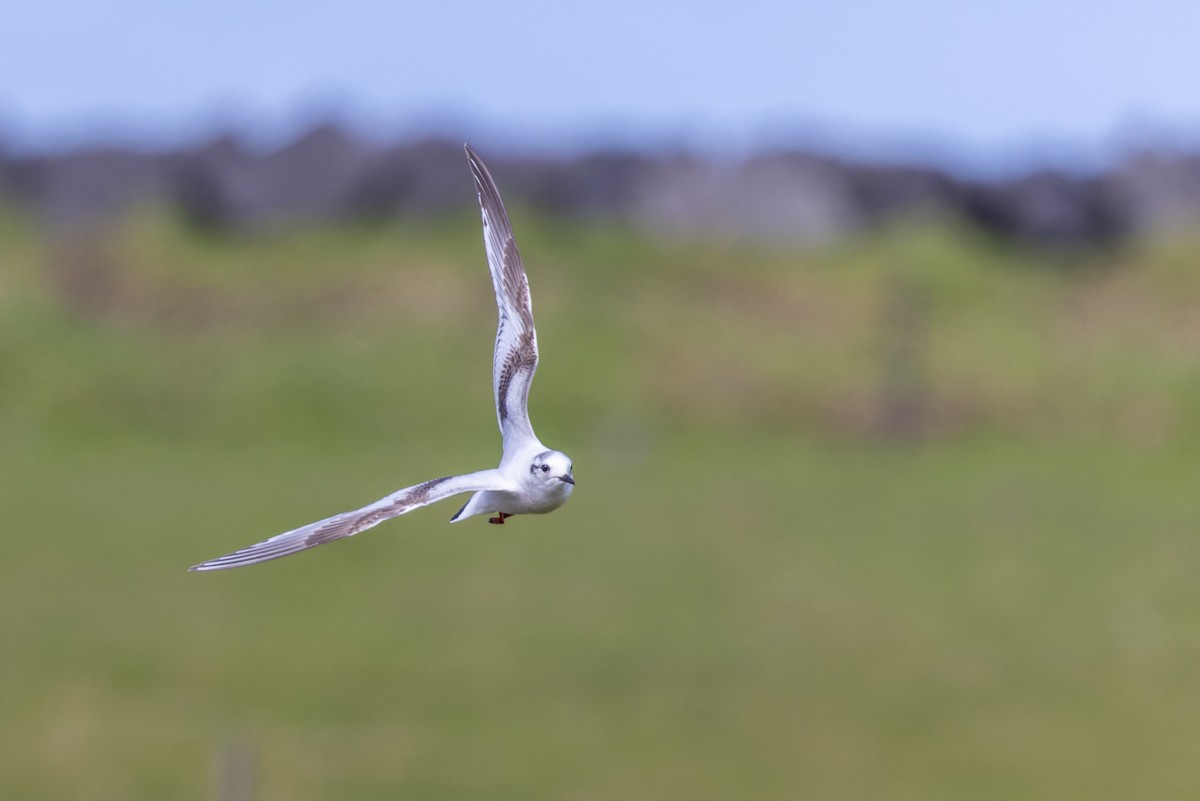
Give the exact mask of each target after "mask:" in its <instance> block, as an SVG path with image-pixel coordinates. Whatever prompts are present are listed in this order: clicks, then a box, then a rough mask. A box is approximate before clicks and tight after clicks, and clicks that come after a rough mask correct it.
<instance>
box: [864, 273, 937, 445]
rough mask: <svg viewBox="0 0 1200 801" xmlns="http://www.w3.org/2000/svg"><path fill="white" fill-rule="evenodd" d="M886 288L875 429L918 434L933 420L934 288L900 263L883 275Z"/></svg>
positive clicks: (889, 434)
mask: <svg viewBox="0 0 1200 801" xmlns="http://www.w3.org/2000/svg"><path fill="white" fill-rule="evenodd" d="M882 294H883V299H882V307H883V308H882V311H881V313H880V316H879V396H878V399H877V405H876V410H877V411H876V415H877V416H876V421H875V424H876V430H877V431H878V432H879V434H880V435H881V436H883V437H885V438H887V439H895V440H913V439H919V438H921V437H922V436H924V435H925V434H926V433H927V431H928V425H929V422H930V421H929V380H928V375H927V371H926V363H927V361H928V354H927V351H928V348H929V343H928V331H929V313H930V298H929V290H928V289H927V288H926V287H925V286H924V284H922V283H921V282H920V281H919V280H918V279H916V278H915V277H914V276H913V271H912V270H909V269H900V270H897V271H896V272H893V273H889V274H888V277H887V278H885V279H884V284H883V288H882Z"/></svg>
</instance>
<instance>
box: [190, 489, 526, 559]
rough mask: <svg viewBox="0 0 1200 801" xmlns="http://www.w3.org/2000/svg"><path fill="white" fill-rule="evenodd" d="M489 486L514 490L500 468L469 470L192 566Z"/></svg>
mask: <svg viewBox="0 0 1200 801" xmlns="http://www.w3.org/2000/svg"><path fill="white" fill-rule="evenodd" d="M488 489H490V490H504V489H510V486H509V483H508V482H507V481H505V480H504V479H503V478H502V477H501V475H500V471H499V470H480V471H479V472H478V473H468V474H467V475H465V476H447V477H445V478H434V479H430V480H429V481H426V482H424V483H422V484H417V485H415V486H412V487H405V488H404V489H402V490H397V491H396V492H393V493H392V494H391V495H388V496H387V497H386V498H381V499H379V500H378V501H376V502H375V503H372V504H369V505H367V506H364V507H363V508H361V509H355V510H354V511H353V512H343V513H342V514H340V515H334V516H333V517H327V518H325V519H324V520H318V521H317V522H315V523H309V524H308V525H307V526H301V527H300V528H297V529H293V530H291V531H287V532H284V533H283V534H278V535H276V536H274V537H271V539H269V540H263V541H262V542H260V543H258V544H257V545H251V546H250V547H249V548H243V549H242V550H240V551H235V552H234V553H231V554H227V555H226V556H220V557H217V558H216V559H210V560H208V561H207V562H201V563H200V564H198V565H195V566H193V567H191V568H190V569H191V570H201V571H202V570H226V569H228V568H231V567H243V566H245V565H256V564H258V563H259V562H268V561H270V560H272V559H278V558H279V557H281V556H288V555H289V554H293V553H299V552H300V551H304V550H307V549H309V548H313V547H315V546H317V545H323V544H324V543H327V542H332V541H333V540H339V539H342V538H343V537H353V536H354V535H355V534H358V533H359V532H361V531H366V530H367V529H369V528H371V527H372V526H375V525H378V524H379V523H382V522H383V521H384V520H387V519H388V518H391V517H396V516H397V515H402V514H404V513H405V512H411V511H412V510H413V509H417V508H419V507H422V506H426V505H428V504H431V503H433V502H435V501H440V500H442V499H443V498H448V497H450V496H451V495H458V494H459V493H463V492H476V491H478V490H488Z"/></svg>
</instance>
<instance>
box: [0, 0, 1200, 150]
mask: <svg viewBox="0 0 1200 801" xmlns="http://www.w3.org/2000/svg"><path fill="white" fill-rule="evenodd" d="M0 15H2V16H0V136H3V137H4V138H6V139H7V140H8V141H9V142H10V143H15V144H17V145H18V146H22V147H46V146H49V147H53V146H58V145H61V144H63V143H70V142H72V141H78V140H81V139H88V138H92V137H95V136H103V137H107V138H118V139H122V138H124V139H142V140H147V141H171V140H177V139H187V138H189V137H191V138H194V137H195V136H198V135H199V134H200V133H202V132H205V131H209V130H212V129H213V128H214V127H218V126H220V125H235V126H241V127H247V128H250V129H252V130H254V131H257V132H258V133H259V134H260V135H262V136H264V137H268V138H269V137H270V136H279V135H283V134H285V133H286V132H288V131H289V130H293V129H294V128H295V126H297V125H298V124H299V123H300V122H302V121H303V120H306V119H311V118H314V117H319V116H322V115H327V114H331V113H333V112H337V113H339V114H340V115H341V116H343V117H344V118H347V119H351V120H354V121H356V122H358V123H359V124H360V125H362V126H363V127H364V128H366V129H368V130H372V131H375V132H377V133H379V134H380V135H381V136H390V135H393V134H395V133H396V132H404V131H406V130H411V128H410V126H412V125H414V124H417V125H426V126H427V125H431V124H434V123H441V124H442V125H443V126H445V127H455V128H462V129H465V130H466V132H468V133H472V132H474V133H472V135H476V136H484V137H493V138H495V139H497V140H501V139H504V140H506V141H507V142H508V143H510V144H519V145H525V146H527V147H574V146H578V145H579V144H588V143H594V142H600V141H608V140H616V141H619V142H624V143H628V144H639V143H646V142H649V143H655V142H682V143H685V144H691V145H695V146H701V147H716V148H721V147H735V148H736V147H739V146H742V145H746V144H749V143H754V142H758V141H764V140H766V141H769V140H785V139H787V138H789V137H793V136H797V135H802V136H803V137H807V138H809V139H814V140H819V141H823V142H829V143H831V144H833V145H834V146H836V147H841V148H843V149H847V150H864V149H865V150H871V149H872V148H882V149H884V150H886V149H887V148H892V149H894V150H904V149H908V150H910V151H912V152H920V151H929V152H933V153H939V152H942V153H947V154H951V155H953V154H957V155H958V156H960V157H962V158H966V159H968V160H969V159H972V158H977V159H982V160H987V159H993V160H995V159H1002V158H1007V157H1012V156H1014V155H1020V154H1027V153H1042V154H1049V156H1050V157H1063V158H1068V159H1069V158H1072V157H1077V158H1087V157H1089V154H1093V153H1094V152H1098V151H1101V150H1103V149H1105V148H1111V147H1113V146H1114V143H1118V144H1120V143H1126V142H1127V141H1129V140H1136V139H1138V138H1139V137H1143V136H1147V135H1150V134H1157V135H1159V136H1166V135H1168V134H1173V135H1181V136H1188V135H1194V134H1196V133H1197V132H1200V88H1198V87H1200V44H1198V43H1200V3H1196V2H1194V0H1191V1H1189V0H1147V1H1146V2H1125V1H1121V2H1104V0H1091V1H1090V2H1076V1H1075V0H1059V1H1058V2H1055V0H1046V1H1045V2H1035V0H1008V2H1004V3H972V2H964V1H962V0H959V1H955V0H909V2H852V1H851V2H840V3H838V2H830V1H829V0H826V1H825V2H821V3H816V2H791V3H785V2H766V1H765V0H742V2H738V3H732V2H729V3H719V2H707V1H706V0H692V1H691V2H684V1H683V0H666V1H665V2H658V3H653V2H645V3H643V2H634V1H633V0H603V1H602V0H577V1H576V2H569V1H568V0H554V1H551V0H531V1H530V2H525V3H520V2H504V3H499V2H493V3H474V2H455V1H454V0H427V1H426V2H420V3H412V4H408V3H401V2H394V3H383V2H366V1H365V0H344V2H339V3H336V4H335V3H321V4H317V3H303V2H300V1H299V0H289V1H288V2H284V1H283V0H258V1H257V2H230V1H229V0H208V2H203V3H199V2H170V1H169V0H159V1H158V2H150V1H149V0H106V1H105V2H80V1H79V0H76V1H75V2H68V1H67V0H43V2H39V3H33V2H20V0H18V2H17V3H15V5H14V4H6V7H5V8H4V10H3V12H0ZM1197 138H1198V140H1200V137H1197Z"/></svg>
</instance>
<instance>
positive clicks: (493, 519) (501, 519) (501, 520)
mask: <svg viewBox="0 0 1200 801" xmlns="http://www.w3.org/2000/svg"><path fill="white" fill-rule="evenodd" d="M496 514H497V517H489V518H488V522H489V523H495V524H496V525H497V526H500V525H503V524H504V519H505V518H506V517H512V515H510V514H505V513H504V512H496Z"/></svg>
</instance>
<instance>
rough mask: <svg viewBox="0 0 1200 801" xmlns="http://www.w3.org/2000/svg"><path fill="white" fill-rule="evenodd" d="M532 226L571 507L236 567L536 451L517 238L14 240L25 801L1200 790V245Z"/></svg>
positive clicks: (4, 609)
mask: <svg viewBox="0 0 1200 801" xmlns="http://www.w3.org/2000/svg"><path fill="white" fill-rule="evenodd" d="M513 216H514V224H515V227H516V230H517V231H518V236H519V238H520V242H521V246H522V251H523V253H524V255H525V260H526V263H527V266H528V268H529V272H530V281H531V284H532V289H533V295H534V300H535V308H536V312H537V316H538V324H539V338H540V342H541V349H542V366H541V370H540V372H539V375H538V378H537V381H536V384H535V387H534V392H533V396H532V403H531V405H532V412H533V419H534V422H535V425H536V427H537V430H538V433H539V435H540V436H541V438H542V439H543V440H544V441H545V442H546V443H547V444H549V445H550V446H552V447H557V448H561V449H563V450H565V451H567V452H568V453H569V454H570V455H571V456H572V457H573V459H574V461H575V474H576V478H577V480H578V489H577V491H576V493H575V494H574V496H573V498H572V500H571V503H570V504H568V505H567V506H566V507H565V508H564V509H562V510H561V511H559V512H557V513H555V514H553V515H549V516H545V517H529V518H517V519H515V520H512V521H510V525H506V526H504V527H503V528H497V527H494V526H489V525H487V524H486V523H485V522H484V521H483V520H482V518H480V519H476V520H471V521H468V522H467V523H464V524H461V525H456V526H453V527H452V526H449V525H448V524H447V519H448V518H449V517H450V515H451V514H453V512H454V511H455V510H456V509H457V506H456V504H455V503H454V502H448V503H446V504H442V505H438V506H434V507H430V508H427V509H423V510H418V511H417V512H414V513H412V514H411V515H408V516H406V517H403V518H400V519H398V520H396V521H392V522H389V523H386V524H384V525H383V526H381V527H379V528H378V529H374V530H372V531H371V532H370V533H369V534H366V535H364V536H362V537H358V538H355V539H353V540H351V541H349V542H344V543H338V544H334V545H331V546H328V547H324V548H320V549H318V550H316V551H314V552H312V553H309V554H304V555H301V556H298V557H294V558H289V559H285V560H281V561H278V562H274V563H271V564H268V565H264V566H260V567H255V568H249V569H245V570H238V571H232V572H229V573H221V574H210V575H197V574H189V573H186V572H185V569H186V567H187V566H188V565H190V564H193V563H195V562H197V561H200V560H202V559H205V558H209V557H213V556H216V555H219V554H222V553H225V552H227V551H229V550H232V549H235V548H238V547H242V546H244V545H248V544H250V543H252V542H255V541H257V540H259V539H261V538H263V537H265V536H269V535H271V534H275V533H278V532H280V531H283V530H285V529H288V528H291V527H293V526H296V525H299V524H302V523H306V522H309V521H311V520H315V519H317V518H320V517H323V516H326V515H329V514H331V513H334V512H337V511H342V510H345V509H349V508H353V507H355V506H357V505H360V504H362V503H365V502H367V501H370V500H373V499H375V498H377V497H380V496H382V495H383V494H385V493H387V492H390V491H392V490H394V489H396V488H398V487H401V486H404V485H407V484H412V483H416V482H418V481H421V480H424V479H426V478H429V477H433V476H438V475H445V474H449V473H455V472H460V471H466V470H475V469H480V468H483V467H489V466H492V465H493V464H494V463H495V461H496V459H497V457H498V454H499V436H498V433H497V432H496V430H495V417H494V413H493V411H492V408H491V385H490V380H489V376H488V371H489V369H490V363H491V344H492V338H493V335H494V326H495V311H494V301H493V298H492V296H491V287H490V283H489V281H488V279H487V273H486V267H485V264H484V260H483V248H482V242H481V240H480V236H479V231H478V223H477V221H476V219H475V218H474V216H473V215H472V216H469V217H463V218H461V219H456V220H449V221H446V222H442V223H436V224H423V225H421V226H418V225H416V224H398V225H391V226H386V227H385V226H353V225H346V226H341V227H318V228H312V229H309V230H283V231H278V232H275V233H259V234H254V235H250V234H244V235H238V234H230V235H226V236H210V235H202V234H199V233H196V232H194V231H190V230H188V229H186V228H184V227H182V226H180V225H179V224H177V223H175V222H174V221H173V220H171V219H170V218H169V217H167V216H165V215H163V214H160V213H157V212H154V211H152V210H151V211H147V212H145V213H143V214H140V215H138V216H137V217H135V218H133V219H131V220H127V221H125V222H123V223H121V224H120V225H116V226H113V227H108V228H97V229H94V230H91V231H82V232H75V233H73V234H71V235H70V236H66V235H52V234H51V233H49V232H46V231H43V230H40V229H39V228H38V227H36V226H35V225H33V224H32V223H31V222H30V221H28V220H25V219H23V218H21V217H20V216H19V215H17V214H14V213H11V212H10V213H8V214H7V215H4V216H2V217H0V264H2V265H3V269H2V270H0V442H2V443H3V458H2V459H0V470H2V471H3V476H2V479H3V480H2V481H0V503H2V508H3V509H4V512H5V518H6V525H5V526H4V532H5V535H4V536H3V537H2V538H0V643H3V645H2V649H0V651H2V654H0V687H2V688H3V689H0V796H2V797H3V798H5V799H56V801H57V799H66V798H71V799H92V800H95V801H101V800H105V801H106V800H107V799H121V800H122V801H127V800H128V799H154V800H155V801H162V800H163V799H195V798H220V799H229V801H234V795H233V794H227V795H222V793H221V792H220V791H219V789H218V785H220V783H221V781H222V779H221V774H222V773H223V772H224V771H225V770H226V768H223V767H222V765H224V764H225V763H227V762H229V761H230V759H231V758H230V757H229V756H228V755H229V754H234V755H241V758H244V759H246V760H249V762H250V763H251V764H252V766H253V768H252V772H253V773H254V776H255V785H256V786H255V790H254V793H253V795H252V796H251V797H252V798H254V799H261V800H262V801H275V800H278V801H282V800H283V799H287V800H288V801H296V800H298V799H329V798H337V799H397V798H415V799H428V800H430V801H437V800H438V799H467V798H488V799H521V800H522V801H527V800H528V799H547V800H549V799H575V800H577V801H591V800H593V799H626V800H627V801H636V800H638V799H672V798H687V799H694V800H696V801H700V800H702V799H791V798H808V799H864V798H872V799H874V798H888V799H963V798H971V799H990V798H995V799H1056V800H1061V799H1074V798H1077V799H1089V800H1094V799H1128V798H1141V797H1149V798H1160V799H1161V798H1193V797H1195V796H1196V795H1197V794H1198V793H1200V774H1198V773H1197V771H1196V770H1195V768H1194V755H1195V753H1196V751H1197V748H1198V747H1200V727H1198V725H1197V724H1196V720H1198V719H1200V671H1197V670H1196V665H1197V662H1198V661H1200V638H1198V637H1197V634H1196V632H1197V630H1200V586H1198V582H1197V581H1196V576H1197V575H1200V543H1198V540H1197V537H1196V534H1195V521H1196V519H1197V509H1198V506H1200V500H1198V497H1197V492H1196V489H1195V487H1196V484H1197V480H1198V479H1200V427H1198V426H1197V420H1200V272H1197V271H1196V269H1195V267H1196V264H1197V263H1198V261H1200V240H1197V239H1196V238H1195V237H1188V236H1167V235H1164V236H1163V237H1161V238H1160V239H1158V240H1156V241H1154V242H1148V243H1141V244H1137V245H1131V246H1129V247H1127V248H1126V249H1124V250H1121V251H1113V252H1100V253H1094V254H1078V253H1076V254H1063V253H1057V254H1055V253H1035V252H1028V251H1023V250H1018V249H1013V248H1006V247H1001V246H999V245H996V244H995V243H990V242H987V241H981V240H978V239H977V238H975V237H973V236H972V235H970V234H969V233H967V232H964V231H961V230H959V229H957V228H955V227H954V226H953V225H948V224H943V223H939V222H937V221H920V220H918V221H913V222H911V223H910V224H908V225H906V226H902V227H898V228H895V229H891V230H885V231H878V232H875V233H873V234H871V235H869V236H864V237H863V238H861V239H859V240H856V241H853V242H848V243H844V244H840V245H837V246H831V247H827V248H823V249H814V250H796V249H789V248H784V247H769V246H765V245H754V244H750V243H739V242H703V243H696V242H691V243H688V242H671V241H656V240H651V239H647V238H645V237H642V236H639V235H636V234H634V233H631V232H628V231H622V230H618V229H613V228H607V227H591V226H577V225H564V224H555V223H553V222H551V221H544V220H538V219H534V218H532V217H530V216H529V215H526V214H522V213H520V210H514V215H513ZM234 761H236V760H234Z"/></svg>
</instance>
